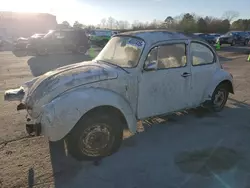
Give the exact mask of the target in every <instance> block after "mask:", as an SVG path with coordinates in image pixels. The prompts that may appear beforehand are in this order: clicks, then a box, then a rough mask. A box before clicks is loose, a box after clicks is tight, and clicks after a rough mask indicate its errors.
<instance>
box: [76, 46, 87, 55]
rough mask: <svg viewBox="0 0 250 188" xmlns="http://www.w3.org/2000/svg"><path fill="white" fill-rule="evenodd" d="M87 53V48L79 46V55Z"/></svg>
mask: <svg viewBox="0 0 250 188" xmlns="http://www.w3.org/2000/svg"><path fill="white" fill-rule="evenodd" d="M86 52H87V48H86V47H85V46H78V47H77V53H79V54H85V53H86Z"/></svg>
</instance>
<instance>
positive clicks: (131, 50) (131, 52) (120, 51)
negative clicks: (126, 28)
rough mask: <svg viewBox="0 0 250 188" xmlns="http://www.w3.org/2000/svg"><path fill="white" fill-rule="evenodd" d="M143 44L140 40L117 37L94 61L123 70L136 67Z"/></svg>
mask: <svg viewBox="0 0 250 188" xmlns="http://www.w3.org/2000/svg"><path fill="white" fill-rule="evenodd" d="M144 46H145V42H144V41H143V40H142V39H138V38H134V37H128V36H122V37H121V36H118V37H113V38H112V39H111V40H110V41H109V42H108V43H107V45H106V46H105V47H104V48H103V50H102V51H101V52H100V53H99V55H98V56H97V57H96V58H95V60H97V61H98V60H99V61H106V62H108V63H112V64H115V65H118V66H120V67H123V68H132V67H136V66H137V64H138V62H139V58H140V55H141V53H142V50H143V48H144Z"/></svg>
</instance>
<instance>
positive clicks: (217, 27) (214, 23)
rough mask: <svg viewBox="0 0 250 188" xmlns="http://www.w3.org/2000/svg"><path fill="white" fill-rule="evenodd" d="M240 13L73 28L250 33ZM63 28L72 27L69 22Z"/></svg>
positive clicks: (187, 15) (107, 22) (107, 20)
mask: <svg viewBox="0 0 250 188" xmlns="http://www.w3.org/2000/svg"><path fill="white" fill-rule="evenodd" d="M238 16H239V13H238V12H235V11H226V12H225V13H224V14H223V16H222V17H221V18H216V17H211V16H205V17H201V16H198V15H196V14H194V13H185V14H181V15H180V16H177V17H172V16H167V17H166V19H165V20H156V19H154V20H153V21H151V22H141V21H138V20H135V21H134V22H133V23H129V22H128V21H126V20H116V19H115V18H113V17H109V18H103V19H102V20H101V21H100V23H99V24H97V25H84V24H82V23H80V22H78V21H76V22H75V23H74V24H73V25H72V27H75V28H86V29H112V30H121V31H123V30H124V31H125V30H144V29H168V30H174V31H181V32H186V33H226V32H228V31H230V30H240V31H250V19H237V20H235V19H236V18H238ZM61 25H63V26H65V27H71V26H70V24H69V23H68V22H67V21H64V22H62V24H61Z"/></svg>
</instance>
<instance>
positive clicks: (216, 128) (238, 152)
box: [0, 47, 250, 188]
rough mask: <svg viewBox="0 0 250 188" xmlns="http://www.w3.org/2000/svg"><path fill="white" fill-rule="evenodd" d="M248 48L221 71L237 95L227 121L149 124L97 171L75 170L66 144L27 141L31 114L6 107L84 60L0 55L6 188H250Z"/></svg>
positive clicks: (0, 167)
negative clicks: (14, 96)
mask: <svg viewBox="0 0 250 188" xmlns="http://www.w3.org/2000/svg"><path fill="white" fill-rule="evenodd" d="M246 50H247V48H241V47H224V48H222V50H221V51H220V52H219V55H220V56H221V60H222V61H223V66H224V68H225V69H227V70H228V71H230V72H231V73H232V74H233V75H234V79H235V88H236V94H235V95H231V96H230V98H229V101H228V103H227V107H226V108H225V110H224V111H223V112H221V113H211V112H207V111H205V110H193V111H189V112H186V113H177V114H175V115H172V116H168V117H164V118H156V119H153V120H149V121H145V122H144V123H143V125H142V126H139V128H140V131H139V133H138V134H136V135H133V136H126V137H127V138H125V140H124V144H123V146H122V147H121V149H120V151H119V152H118V153H116V154H114V155H112V156H110V157H107V158H105V159H104V160H103V161H101V162H100V163H98V164H93V163H91V162H77V161H75V160H73V159H72V158H71V157H69V156H67V155H66V154H65V152H64V145H63V142H57V143H49V142H48V141H47V140H46V139H45V138H43V137H32V138H27V134H26V133H25V129H24V128H25V112H17V111H16V105H17V103H15V102H11V103H9V102H4V101H3V93H4V90H6V89H9V88H15V87H19V85H20V84H22V83H23V82H25V81H28V80H29V79H30V78H32V77H33V76H38V75H40V74H42V73H44V72H46V71H48V70H50V69H53V68H56V67H59V66H63V65H66V64H68V63H74V62H80V61H83V60H87V59H88V58H87V57H84V56H80V55H75V56H73V55H69V54H68V55H65V54H64V55H63V54H61V55H51V56H48V57H15V56H14V55H13V54H12V53H11V52H1V53H0V80H1V82H0V104H1V107H0V108H1V110H0V143H2V144H0V158H1V160H0V187H4V188H5V187H6V188H11V187H58V188H61V187H86V188H89V187H90V188H92V187H102V188H106V187H107V188H112V187H115V188H116V187H119V188H123V187H124V188H140V187H143V188H147V187H157V188H158V187H164V188H172V187H173V188H174V187H176V188H177V187H178V188H179V187H187V188H189V187H190V188H191V187H203V188H210V187H211V188H217V187H218V188H222V187H223V188H224V187H227V188H229V187H230V188H250V159H249V156H250V150H249V143H250V116H249V110H250V106H249V104H250V62H246V58H247V55H246Z"/></svg>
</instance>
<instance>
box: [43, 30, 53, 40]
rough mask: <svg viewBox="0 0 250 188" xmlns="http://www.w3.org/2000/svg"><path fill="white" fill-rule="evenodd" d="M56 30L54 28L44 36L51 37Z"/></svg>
mask: <svg viewBox="0 0 250 188" xmlns="http://www.w3.org/2000/svg"><path fill="white" fill-rule="evenodd" d="M54 32H55V31H53V30H51V31H49V32H48V33H47V34H46V35H45V36H44V38H48V37H50V36H51V35H52V34H53V33H54Z"/></svg>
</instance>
